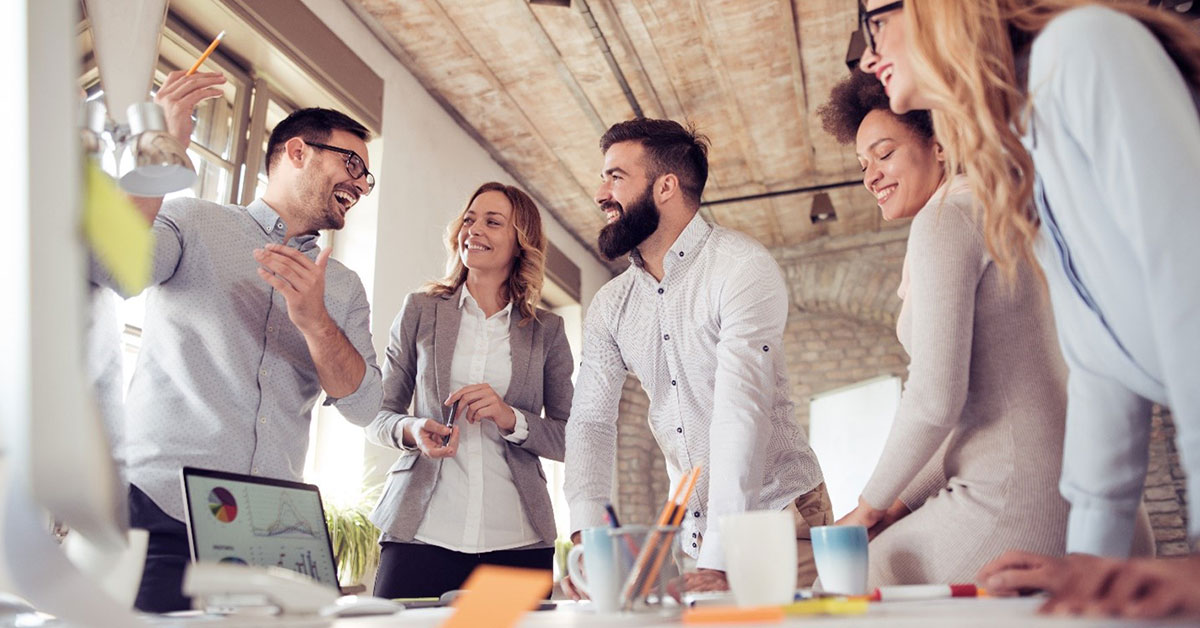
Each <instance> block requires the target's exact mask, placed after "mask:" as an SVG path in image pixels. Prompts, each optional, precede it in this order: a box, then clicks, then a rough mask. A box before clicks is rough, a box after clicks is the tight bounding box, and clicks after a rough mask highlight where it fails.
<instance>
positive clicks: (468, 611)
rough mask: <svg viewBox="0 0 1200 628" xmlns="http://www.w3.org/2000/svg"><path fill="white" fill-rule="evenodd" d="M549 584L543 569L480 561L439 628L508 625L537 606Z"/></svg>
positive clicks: (546, 572) (500, 627)
mask: <svg viewBox="0 0 1200 628" xmlns="http://www.w3.org/2000/svg"><path fill="white" fill-rule="evenodd" d="M553 585H554V580H553V577H552V575H551V573H550V572H549V571H546V570H541V569H518V568H516V567H497V566H494V565H481V566H479V567H478V568H476V569H475V571H472V572H471V575H470V577H468V578H467V581H466V582H465V583H463V592H462V593H461V594H459V596H458V597H457V598H456V599H455V600H454V603H453V604H451V606H453V607H454V608H455V609H456V610H455V611H454V614H453V615H451V616H450V618H449V619H447V620H446V623H444V624H442V628H478V627H479V626H496V628H503V627H504V626H512V625H514V624H516V623H517V620H518V619H520V618H521V615H524V614H525V613H526V611H531V610H533V609H535V608H537V606H538V603H539V602H541V601H542V600H543V599H545V597H546V594H548V593H549V592H550V587H551V586H553Z"/></svg>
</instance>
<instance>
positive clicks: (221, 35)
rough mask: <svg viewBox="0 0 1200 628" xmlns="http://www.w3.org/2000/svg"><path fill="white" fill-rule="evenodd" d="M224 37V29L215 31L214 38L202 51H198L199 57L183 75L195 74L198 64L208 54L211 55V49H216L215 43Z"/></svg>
mask: <svg viewBox="0 0 1200 628" xmlns="http://www.w3.org/2000/svg"><path fill="white" fill-rule="evenodd" d="M224 37H225V31H221V32H219V33H217V36H216V38H215V39H213V40H212V43H211V44H209V45H208V48H205V49H204V52H202V53H200V58H199V59H196V62H195V63H193V64H192V67H191V69H189V70H188V71H187V74H185V75H184V76H191V75H193V74H195V73H196V70H199V69H200V64H201V63H204V60H205V59H207V58H208V55H211V54H212V53H213V51H214V50H216V49H217V45H218V44H220V43H221V40H222V39H223V38H224Z"/></svg>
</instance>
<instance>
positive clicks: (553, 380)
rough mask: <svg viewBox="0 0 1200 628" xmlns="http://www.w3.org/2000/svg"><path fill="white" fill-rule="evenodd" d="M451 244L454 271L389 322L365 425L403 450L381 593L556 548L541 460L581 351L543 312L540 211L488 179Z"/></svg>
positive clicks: (392, 481) (455, 225) (547, 454)
mask: <svg viewBox="0 0 1200 628" xmlns="http://www.w3.org/2000/svg"><path fill="white" fill-rule="evenodd" d="M447 244H448V247H449V249H450V253H451V257H450V260H449V263H448V267H449V271H450V272H449V274H448V275H447V277H446V278H445V279H442V280H440V281H436V282H431V283H430V284H428V285H426V286H425V288H424V290H422V291H421V292H416V293H413V294H410V295H409V296H408V298H407V299H405V301H404V307H403V308H402V309H401V310H400V314H399V315H398V316H397V317H396V320H395V322H394V323H393V324H392V331H391V339H390V341H389V344H388V348H387V358H386V361H385V362H384V365H383V387H384V401H383V409H382V410H381V411H380V412H379V416H377V417H376V418H375V421H374V422H372V423H371V425H369V426H368V427H367V438H368V440H370V441H371V442H373V443H375V444H378V445H382V446H385V447H394V448H397V449H400V450H401V451H402V452H403V453H401V454H400V457H399V459H397V460H396V463H395V464H393V465H392V467H391V469H390V470H389V471H388V478H387V485H386V487H385V488H384V492H383V497H382V498H381V499H380V502H379V505H378V506H376V507H375V510H374V512H372V513H371V521H373V522H374V523H375V525H377V526H379V529H380V530H382V531H383V535H382V537H381V538H380V545H381V550H382V551H381V555H380V563H379V570H378V572H377V575H376V580H375V595H378V596H382V597H427V596H437V595H441V594H442V593H444V592H446V591H449V590H453V589H458V588H460V587H461V585H462V583H463V581H464V580H465V579H466V577H467V575H468V574H470V573H471V571H472V570H473V569H474V568H475V567H477V566H478V565H481V564H493V565H505V566H514V567H526V568H537V569H550V568H551V563H552V560H553V555H554V539H555V537H556V536H557V534H556V531H555V525H554V512H553V510H552V509H551V506H550V495H549V493H548V491H547V489H546V477H545V474H544V472H543V471H542V465H541V461H540V460H539V458H550V459H552V460H560V461H561V460H562V459H563V453H564V434H565V430H566V424H567V417H568V415H569V414H570V409H571V396H572V393H573V390H574V389H573V386H572V384H571V372H572V370H573V365H574V360H573V358H572V357H571V349H570V347H569V346H568V344H567V337H566V333H565V332H564V330H563V321H562V319H561V318H560V317H558V316H556V315H554V314H551V313H549V312H546V311H544V310H539V309H537V303H538V299H539V295H540V292H541V287H542V277H543V268H544V264H545V251H546V240H545V237H544V236H543V234H542V224H541V218H540V216H539V215H538V210H537V207H536V206H535V205H534V203H533V201H532V200H531V199H530V198H529V196H528V195H526V194H525V193H524V192H522V191H521V190H519V189H517V188H515V187H512V186H507V185H503V184H500V183H485V184H484V185H482V186H480V187H479V189H477V190H476V191H475V193H474V194H472V195H471V199H470V201H469V202H468V204H467V208H466V209H465V210H464V211H463V212H462V213H461V214H460V215H459V216H457V217H456V218H455V219H454V220H453V221H452V222H451V223H450V226H449V229H448V241H447ZM455 406H457V412H456V413H455V414H454V421H453V427H447V425H446V424H447V423H448V422H450V419H451V410H452V409H453V408H454V407H455ZM543 408H544V409H545V416H543V415H542V410H543Z"/></svg>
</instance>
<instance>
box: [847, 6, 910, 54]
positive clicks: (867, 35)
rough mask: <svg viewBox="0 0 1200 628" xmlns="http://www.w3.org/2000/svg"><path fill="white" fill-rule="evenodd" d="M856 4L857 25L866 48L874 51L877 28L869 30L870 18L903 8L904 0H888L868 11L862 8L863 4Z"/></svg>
mask: <svg viewBox="0 0 1200 628" xmlns="http://www.w3.org/2000/svg"><path fill="white" fill-rule="evenodd" d="M858 6H859V11H858V27H859V29H860V30H861V31H862V34H863V41H865V42H866V44H867V50H870V51H871V52H872V53H874V52H875V33H876V32H878V29H876V31H875V32H872V31H871V20H872V19H873V18H874V17H875V16H876V15H881V14H883V13H888V12H890V11H895V10H896V9H902V8H904V0H896V2H889V3H887V4H885V5H883V6H881V7H876V8H874V9H871V10H870V11H864V10H862V7H863V5H861V4H860V5H858Z"/></svg>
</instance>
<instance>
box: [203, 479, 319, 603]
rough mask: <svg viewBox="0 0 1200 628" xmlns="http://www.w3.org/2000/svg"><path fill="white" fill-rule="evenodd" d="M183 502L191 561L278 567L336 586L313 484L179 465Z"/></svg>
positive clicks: (315, 488)
mask: <svg viewBox="0 0 1200 628" xmlns="http://www.w3.org/2000/svg"><path fill="white" fill-rule="evenodd" d="M183 503H184V509H185V511H186V514H187V517H186V519H187V522H186V523H187V529H188V543H189V545H190V546H191V551H192V560H193V561H195V562H216V563H233V564H242V565H258V566H264V567H266V566H273V567H283V568H285V569H290V570H292V571H295V572H297V573H300V574H303V575H305V576H308V577H310V578H312V579H313V580H316V581H317V582H319V583H321V584H324V585H327V586H329V587H333V588H335V589H336V588H337V587H338V579H337V564H336V563H335V562H334V560H333V546H332V545H331V543H330V536H329V528H328V527H327V526H326V524H325V509H324V507H323V506H322V505H321V492H320V490H319V489H318V488H317V487H316V485H313V484H304V483H301V482H289V481H287V480H276V479H272V478H263V477H257V476H251V475H241V474H238V473H228V472H225V471H212V470H208V469H197V468H195V467H184V468H183Z"/></svg>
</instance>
